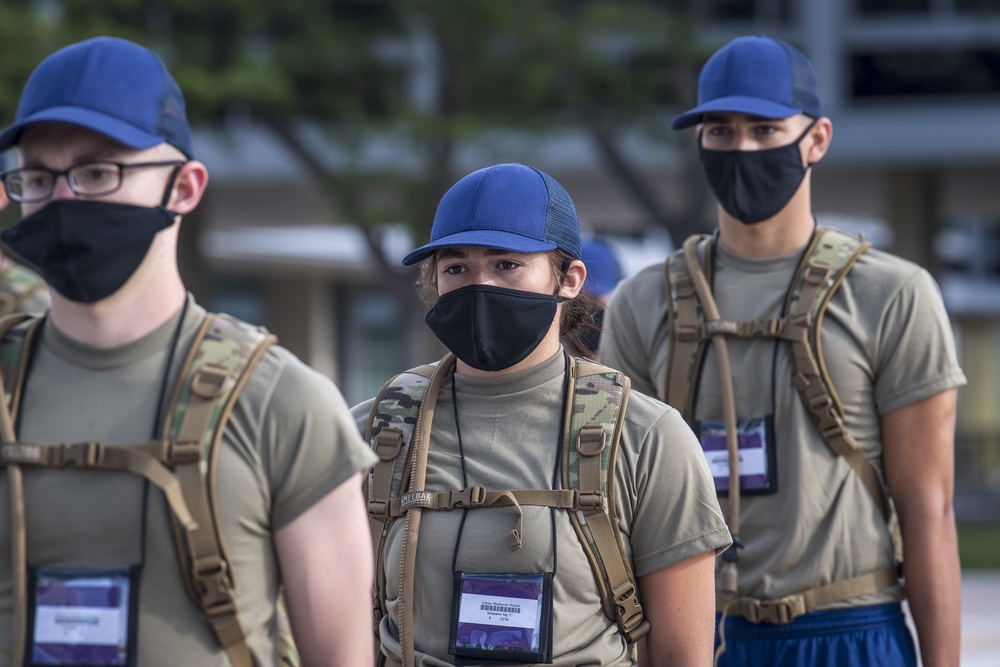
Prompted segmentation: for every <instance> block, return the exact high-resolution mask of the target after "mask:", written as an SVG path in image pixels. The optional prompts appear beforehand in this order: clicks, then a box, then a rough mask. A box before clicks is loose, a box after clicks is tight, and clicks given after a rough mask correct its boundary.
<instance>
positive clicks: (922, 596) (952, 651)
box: [882, 389, 961, 667]
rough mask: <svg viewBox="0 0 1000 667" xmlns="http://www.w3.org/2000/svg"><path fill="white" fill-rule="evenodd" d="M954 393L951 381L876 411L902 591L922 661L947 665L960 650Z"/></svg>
mask: <svg viewBox="0 0 1000 667" xmlns="http://www.w3.org/2000/svg"><path fill="white" fill-rule="evenodd" d="M956 395H957V390H955V389H950V390H948V391H944V392H942V393H940V394H936V395H935V396H931V397H930V398H927V399H924V400H922V401H918V402H916V403H913V404H911V405H908V406H905V407H902V408H899V409H898V410H894V411H892V412H889V413H887V414H885V415H882V439H883V447H884V457H885V478H886V483H887V484H888V485H889V491H890V493H891V494H892V498H893V501H894V502H895V505H896V510H897V512H898V513H899V522H900V528H901V529H902V533H903V545H904V554H905V555H904V557H905V566H904V567H905V574H906V591H907V596H908V598H909V603H910V612H911V613H912V614H913V620H914V623H915V624H916V627H917V636H918V638H919V642H920V654H921V657H922V660H923V664H924V666H925V667H937V666H942V665H949V666H952V667H953V666H956V665H958V658H959V648H960V606H961V604H960V591H961V570H960V565H959V560H958V538H957V536H956V531H955V514H954V510H953V508H952V496H953V491H954V488H953V485H954V471H955V457H954V449H955V403H956Z"/></svg>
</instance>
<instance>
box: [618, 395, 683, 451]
mask: <svg viewBox="0 0 1000 667" xmlns="http://www.w3.org/2000/svg"><path fill="white" fill-rule="evenodd" d="M625 424H626V426H627V428H628V429H629V431H630V432H631V433H632V434H633V435H637V436H638V435H641V436H642V438H643V439H647V438H650V437H654V438H656V439H659V438H664V437H665V438H668V439H672V438H682V439H684V440H685V441H687V440H689V439H694V433H693V432H692V431H691V428H690V427H689V426H688V425H687V422H685V421H684V418H683V417H682V416H681V413H680V412H679V411H678V410H676V409H675V408H673V407H672V406H670V405H667V404H666V403H664V402H662V401H660V400H658V399H656V398H653V397H652V396H647V395H646V394H643V393H641V392H638V391H635V390H632V391H631V392H630V393H629V399H628V407H627V409H626V411H625Z"/></svg>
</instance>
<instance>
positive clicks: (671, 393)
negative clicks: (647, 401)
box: [660, 236, 713, 424]
mask: <svg viewBox="0 0 1000 667" xmlns="http://www.w3.org/2000/svg"><path fill="white" fill-rule="evenodd" d="M693 238H697V239H698V243H701V241H702V240H707V241H708V243H706V244H705V261H704V262H703V265H704V267H705V268H702V269H701V270H703V271H705V272H706V275H707V273H708V267H711V256H712V252H713V244H712V241H711V237H709V236H698V237H693ZM701 266H702V263H699V267H701ZM691 270H692V269H691V268H690V267H689V266H688V263H687V260H686V258H685V255H684V250H683V249H682V248H678V249H677V250H675V251H674V252H672V253H670V255H669V256H668V257H667V259H666V261H665V262H664V265H663V281H664V290H665V292H666V295H667V318H668V319H667V332H668V335H669V344H668V347H667V377H666V389H665V393H664V395H663V396H661V397H660V399H661V400H662V401H663V402H664V403H666V404H668V405H670V406H673V407H674V408H676V409H677V410H679V411H680V413H681V415H682V416H683V417H684V421H686V422H687V423H688V424H693V423H694V414H693V410H694V394H695V391H696V390H697V387H698V375H699V372H700V369H701V365H702V361H703V360H704V358H705V351H706V345H705V344H706V342H707V340H708V339H707V337H705V336H704V335H703V333H702V332H703V331H704V323H705V315H704V313H703V312H702V308H701V303H700V302H699V300H698V295H697V294H696V293H695V289H694V282H693V281H692V279H691ZM708 280H709V281H711V278H710V277H709V278H708Z"/></svg>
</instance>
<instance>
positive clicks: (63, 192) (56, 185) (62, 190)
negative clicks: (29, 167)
mask: <svg viewBox="0 0 1000 667" xmlns="http://www.w3.org/2000/svg"><path fill="white" fill-rule="evenodd" d="M74 197H76V193H75V192H73V189H72V188H70V187H69V176H67V175H66V174H59V175H57V176H56V177H55V180H54V181H53V182H52V197H51V198H52V199H72V198H74Z"/></svg>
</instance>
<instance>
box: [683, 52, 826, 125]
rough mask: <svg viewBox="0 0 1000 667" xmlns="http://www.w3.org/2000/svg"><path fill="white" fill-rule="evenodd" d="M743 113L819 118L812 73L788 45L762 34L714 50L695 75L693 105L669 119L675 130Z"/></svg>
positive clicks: (808, 65)
mask: <svg viewBox="0 0 1000 667" xmlns="http://www.w3.org/2000/svg"><path fill="white" fill-rule="evenodd" d="M712 112H719V113H727V112H728V113H744V114H748V115H750V116H759V117H761V118H788V117H789V116H794V115H796V114H799V113H804V114H806V115H807V116H811V117H813V118H819V117H820V116H822V115H823V114H822V112H821V111H820V103H819V93H818V92H817V91H816V73H815V72H814V71H813V68H812V65H811V64H809V60H808V59H806V57H805V56H804V55H802V53H801V52H800V51H799V50H798V49H796V48H795V47H794V46H792V45H791V44H786V43H785V42H782V41H781V40H779V39H774V38H773V37H767V36H766V35H755V36H753V37H737V38H736V39H734V40H733V41H731V42H729V43H728V44H726V45H725V46H724V47H722V48H721V49H719V50H718V51H716V52H715V53H714V54H713V55H712V57H711V58H709V59H708V61H707V62H706V63H705V66H704V67H702V69H701V75H700V76H699V77H698V106H696V107H695V108H693V109H691V110H690V111H687V112H685V113H683V114H681V115H680V116H678V117H677V118H675V119H674V120H673V122H672V123H671V124H670V127H672V128H673V129H675V130H680V129H683V128H685V127H691V126H692V125H696V124H698V123H700V122H701V118H702V116H703V115H704V114H706V113H712Z"/></svg>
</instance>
